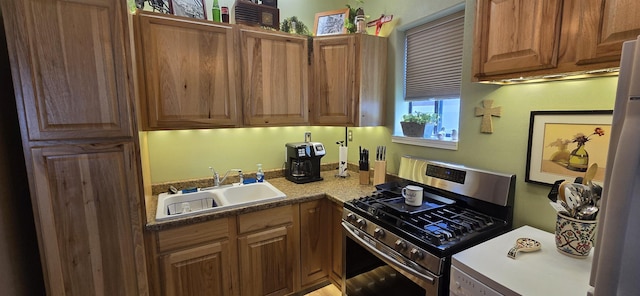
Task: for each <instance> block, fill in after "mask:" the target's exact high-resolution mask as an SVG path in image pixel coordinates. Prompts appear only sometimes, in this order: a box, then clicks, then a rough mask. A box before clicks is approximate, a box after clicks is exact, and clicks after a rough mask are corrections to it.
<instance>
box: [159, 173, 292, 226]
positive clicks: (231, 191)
mask: <svg viewBox="0 0 640 296" xmlns="http://www.w3.org/2000/svg"><path fill="white" fill-rule="evenodd" d="M286 197H287V196H286V195H285V194H284V193H283V192H282V191H280V190H278V189H277V188H276V187H274V186H273V185H271V184H270V183H268V182H262V183H252V184H246V185H239V184H234V185H233V186H225V187H213V188H207V189H204V190H203V189H200V191H197V192H193V193H184V194H183V193H178V194H168V193H162V194H160V195H159V196H158V207H157V209H156V221H163V220H169V219H176V218H182V217H186V216H192V215H196V214H202V213H209V212H217V211H222V210H226V209H231V208H236V207H241V206H249V205H253V204H257V203H262V202H269V201H275V200H279V199H284V198H286Z"/></svg>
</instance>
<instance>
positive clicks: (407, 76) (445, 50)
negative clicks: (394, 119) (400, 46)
mask: <svg viewBox="0 0 640 296" xmlns="http://www.w3.org/2000/svg"><path fill="white" fill-rule="evenodd" d="M405 33H406V34H405V40H404V41H405V73H404V100H405V101H406V102H407V103H408V104H402V105H403V106H408V110H403V111H405V112H403V113H404V114H406V113H412V112H422V113H436V114H438V115H439V118H440V121H439V122H438V123H437V124H435V125H433V124H432V125H427V128H426V129H425V133H424V137H423V139H427V140H435V141H449V142H451V141H452V140H453V141H456V140H457V139H456V137H455V135H454V137H452V133H453V130H456V131H457V130H458V125H459V118H460V116H459V114H460V85H461V80H462V79H461V78H462V50H463V34H464V11H459V12H456V13H453V14H449V15H447V16H444V17H441V18H438V19H436V20H433V21H430V22H428V23H426V24H423V25H420V26H417V27H414V28H411V29H409V30H407V31H406V32H405ZM400 120H401V119H400ZM400 120H398V122H399V121H400ZM398 125H399V123H398ZM454 134H455V133H454ZM394 138H395V137H394ZM394 140H395V139H394ZM396 142H403V141H402V140H400V141H396ZM427 146H432V145H427ZM455 147H457V145H455ZM456 149H457V148H456Z"/></svg>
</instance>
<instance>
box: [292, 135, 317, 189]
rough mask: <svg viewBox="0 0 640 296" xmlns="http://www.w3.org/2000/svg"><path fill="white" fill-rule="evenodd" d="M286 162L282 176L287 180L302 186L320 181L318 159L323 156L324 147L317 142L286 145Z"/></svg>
mask: <svg viewBox="0 0 640 296" xmlns="http://www.w3.org/2000/svg"><path fill="white" fill-rule="evenodd" d="M285 147H286V149H287V162H286V164H285V170H284V174H285V177H286V178H287V180H289V181H291V182H294V183H297V184H302V183H309V182H315V181H321V180H322V177H320V159H321V158H322V157H323V156H324V155H325V152H326V151H325V150H324V146H323V145H322V143H318V142H302V143H287V144H285Z"/></svg>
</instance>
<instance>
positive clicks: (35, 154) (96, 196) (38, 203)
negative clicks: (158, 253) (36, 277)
mask: <svg viewBox="0 0 640 296" xmlns="http://www.w3.org/2000/svg"><path fill="white" fill-rule="evenodd" d="M30 152H31V153H30V154H31V157H32V158H31V161H32V170H33V175H32V176H31V178H32V180H31V181H32V182H33V184H34V191H35V192H32V195H33V198H34V199H33V202H34V209H35V211H36V212H35V213H36V217H35V218H36V223H37V224H36V225H37V227H38V231H39V240H40V255H41V257H42V265H43V272H44V275H45V281H46V282H47V294H50V295H145V294H147V293H148V292H147V273H146V267H145V265H146V263H145V254H144V244H143V238H142V231H141V228H140V225H142V218H141V212H140V202H141V197H140V192H139V190H138V188H139V187H138V184H139V181H138V177H137V176H138V173H137V163H136V158H135V148H134V144H133V143H131V142H126V141H125V142H105V143H92V144H76V145H71V144H69V145H59V146H46V147H39V148H32V149H31V151H30ZM25 210H26V209H25ZM0 294H1V293H0Z"/></svg>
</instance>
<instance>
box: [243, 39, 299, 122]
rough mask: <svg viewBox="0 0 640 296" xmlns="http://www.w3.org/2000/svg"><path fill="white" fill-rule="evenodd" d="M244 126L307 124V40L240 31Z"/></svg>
mask: <svg viewBox="0 0 640 296" xmlns="http://www.w3.org/2000/svg"><path fill="white" fill-rule="evenodd" d="M240 41H241V49H242V89H243V101H244V105H243V106H244V107H243V111H244V123H245V124H246V125H251V126H277V125H301V124H308V123H309V106H308V101H309V99H308V98H309V77H308V76H309V59H308V56H309V51H308V48H309V46H308V39H307V37H306V36H305V37H301V36H299V35H291V34H284V33H276V32H267V31H263V30H261V31H258V29H249V28H245V27H241V28H240Z"/></svg>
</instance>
